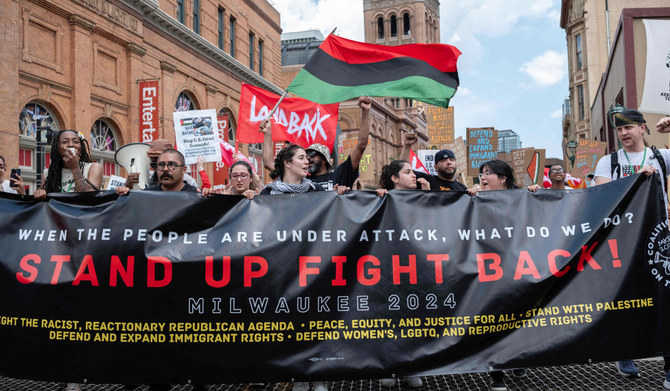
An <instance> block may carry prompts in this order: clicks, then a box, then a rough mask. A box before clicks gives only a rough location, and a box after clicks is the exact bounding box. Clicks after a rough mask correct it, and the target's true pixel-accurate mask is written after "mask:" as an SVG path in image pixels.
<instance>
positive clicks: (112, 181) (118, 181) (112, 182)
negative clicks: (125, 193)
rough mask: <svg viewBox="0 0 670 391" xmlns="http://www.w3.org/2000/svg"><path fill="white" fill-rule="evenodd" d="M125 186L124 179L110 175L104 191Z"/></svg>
mask: <svg viewBox="0 0 670 391" xmlns="http://www.w3.org/2000/svg"><path fill="white" fill-rule="evenodd" d="M125 185H126V178H124V177H122V176H117V175H110V176H109V182H107V188H106V189H105V190H114V189H116V188H117V187H119V186H125Z"/></svg>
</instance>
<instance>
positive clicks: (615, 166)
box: [610, 150, 621, 180]
mask: <svg viewBox="0 0 670 391" xmlns="http://www.w3.org/2000/svg"><path fill="white" fill-rule="evenodd" d="M610 162H611V163H612V173H611V175H612V180H615V179H619V178H621V167H619V154H618V153H617V150H614V152H612V153H611V154H610ZM615 173H616V174H617V176H616V178H615V177H614V174H615Z"/></svg>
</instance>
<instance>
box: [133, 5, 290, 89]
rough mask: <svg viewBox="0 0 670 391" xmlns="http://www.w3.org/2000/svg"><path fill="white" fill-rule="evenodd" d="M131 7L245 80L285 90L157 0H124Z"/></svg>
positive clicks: (157, 26) (177, 38)
mask: <svg viewBox="0 0 670 391" xmlns="http://www.w3.org/2000/svg"><path fill="white" fill-rule="evenodd" d="M121 1H122V2H123V3H124V4H126V5H127V6H128V7H130V8H133V9H134V10H136V11H138V12H140V13H142V14H144V20H143V23H145V24H151V25H152V26H154V27H156V28H157V29H159V30H160V31H162V32H164V33H165V34H166V35H169V36H171V37H172V38H174V39H175V40H177V41H179V42H181V43H182V44H184V45H185V46H188V47H189V48H191V49H193V50H195V51H196V52H197V53H199V54H200V55H202V56H204V57H206V58H208V59H210V60H211V61H213V62H215V63H217V64H219V65H220V66H221V67H223V68H224V69H226V70H228V71H230V72H231V73H233V74H235V75H238V76H239V77H240V78H241V79H242V81H243V82H246V83H249V84H253V85H255V86H258V87H261V88H264V89H266V90H268V91H271V92H274V93H276V94H281V93H282V92H283V90H282V89H281V88H279V87H278V86H276V85H275V84H274V83H271V82H270V81H269V80H267V79H265V78H264V77H262V76H260V75H258V74H257V73H256V72H254V71H252V70H251V69H249V68H248V67H247V66H245V65H243V64H242V63H241V62H239V61H238V60H236V59H235V58H233V57H232V56H231V55H230V54H228V53H226V52H224V51H223V50H221V49H219V48H218V47H216V45H214V44H212V43H211V42H209V41H207V40H206V39H204V38H203V37H201V36H200V35H199V34H197V33H195V32H193V30H191V29H189V28H188V27H186V26H185V25H183V24H182V23H179V22H178V21H177V20H175V19H174V18H172V17H171V16H170V15H168V14H167V13H165V12H164V11H163V10H161V9H160V7H159V4H158V1H157V0H121Z"/></svg>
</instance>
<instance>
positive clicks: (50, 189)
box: [44, 129, 91, 193]
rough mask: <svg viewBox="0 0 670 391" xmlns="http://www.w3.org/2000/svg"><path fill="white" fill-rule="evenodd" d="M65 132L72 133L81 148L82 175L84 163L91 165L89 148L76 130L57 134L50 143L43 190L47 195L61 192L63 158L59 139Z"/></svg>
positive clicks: (65, 130)
mask: <svg viewBox="0 0 670 391" xmlns="http://www.w3.org/2000/svg"><path fill="white" fill-rule="evenodd" d="M65 132H73V133H74V134H76V135H77V137H78V138H79V143H80V144H81V148H80V150H79V168H80V169H81V172H82V174H83V173H84V163H91V155H90V154H89V152H88V151H89V146H88V141H86V138H85V137H83V136H82V135H81V134H79V133H78V132H77V131H76V130H72V129H64V130H61V131H60V132H58V134H57V135H56V137H54V138H53V140H52V141H51V163H50V164H49V173H48V174H47V177H46V179H45V180H44V190H46V191H47V193H58V192H61V191H62V189H61V186H62V181H63V157H62V156H61V155H60V137H61V135H63V133H65Z"/></svg>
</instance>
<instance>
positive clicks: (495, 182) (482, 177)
mask: <svg viewBox="0 0 670 391" xmlns="http://www.w3.org/2000/svg"><path fill="white" fill-rule="evenodd" d="M518 188H519V187H518V186H517V185H516V184H515V183H514V171H513V170H512V167H510V166H509V164H507V163H505V162H503V161H502V160H489V161H488V162H486V163H484V164H482V165H481V166H480V167H479V185H475V186H474V187H472V188H470V189H468V194H470V195H471V196H475V195H477V193H478V192H480V191H489V190H511V189H518ZM539 188H540V187H539V186H538V185H531V186H529V187H528V190H530V191H532V192H535V191H537V190H538V189H539ZM512 374H513V375H514V376H515V377H522V376H525V375H526V369H524V368H520V369H515V370H513V371H512ZM489 376H490V377H491V381H490V383H489V387H490V390H491V391H507V385H506V384H505V374H504V372H503V371H492V372H489Z"/></svg>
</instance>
